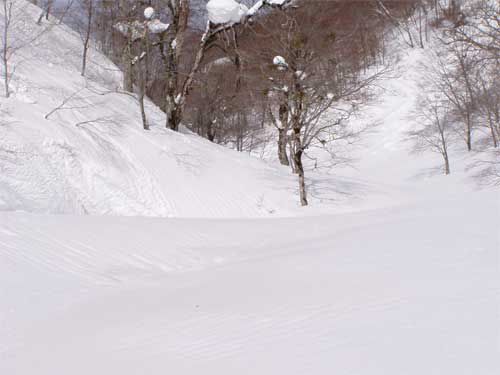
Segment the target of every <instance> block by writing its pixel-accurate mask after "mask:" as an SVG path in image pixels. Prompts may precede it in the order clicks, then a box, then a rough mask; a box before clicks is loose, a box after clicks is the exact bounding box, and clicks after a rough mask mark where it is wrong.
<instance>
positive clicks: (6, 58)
mask: <svg viewBox="0 0 500 375" xmlns="http://www.w3.org/2000/svg"><path fill="white" fill-rule="evenodd" d="M10 6H11V7H12V4H11V5H10ZM3 10H4V15H3V17H4V20H3V21H4V35H3V40H2V44H3V45H2V48H3V53H2V63H3V68H4V85H5V97H6V98H8V97H9V96H10V90H9V25H10V12H11V10H10V9H9V6H8V5H7V1H4V3H3Z"/></svg>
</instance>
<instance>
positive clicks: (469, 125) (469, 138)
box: [465, 109, 472, 151]
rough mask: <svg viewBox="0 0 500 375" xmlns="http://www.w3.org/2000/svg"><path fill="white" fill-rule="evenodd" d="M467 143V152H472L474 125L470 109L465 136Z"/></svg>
mask: <svg viewBox="0 0 500 375" xmlns="http://www.w3.org/2000/svg"><path fill="white" fill-rule="evenodd" d="M465 142H466V144H467V151H472V123H471V118H470V113H469V110H468V109H467V129H466V135H465Z"/></svg>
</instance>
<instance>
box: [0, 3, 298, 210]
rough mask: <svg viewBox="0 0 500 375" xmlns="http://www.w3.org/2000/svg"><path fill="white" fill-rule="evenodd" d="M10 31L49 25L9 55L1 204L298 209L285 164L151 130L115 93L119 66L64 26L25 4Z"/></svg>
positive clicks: (0, 134)
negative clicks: (85, 62) (85, 60)
mask: <svg viewBox="0 0 500 375" xmlns="http://www.w3.org/2000/svg"><path fill="white" fill-rule="evenodd" d="M16 4H17V5H16V7H19V9H22V10H23V11H24V13H23V14H20V15H18V16H17V17H18V18H19V19H21V20H24V21H25V22H16V29H15V30H13V31H12V33H26V34H29V35H36V33H39V32H40V31H41V30H43V28H48V31H46V32H45V33H43V35H42V36H41V37H40V38H38V39H36V41H35V42H34V43H33V44H32V45H29V46H26V47H25V48H22V49H20V50H19V51H18V52H17V53H16V54H15V55H14V56H13V58H12V61H11V65H12V68H14V67H15V69H16V71H15V74H14V75H13V78H12V83H11V86H12V87H11V90H12V95H11V98H9V99H5V98H1V99H0V109H1V110H2V118H1V120H0V171H1V173H0V210H23V211H29V212H40V213H65V214H94V215H102V214H108V215H109V214H110V215H141V216H142V215H146V216H195V217H228V216H243V217H244V216H265V215H269V214H272V213H281V214H283V213H286V212H288V210H289V209H293V208H295V207H296V206H297V198H296V196H295V190H296V189H295V181H294V178H293V176H291V175H290V173H289V171H288V170H287V169H286V168H280V167H274V166H270V165H268V164H266V163H264V162H262V161H259V160H256V159H254V158H251V157H249V156H248V155H245V154H241V153H237V152H234V151H232V150H228V149H225V148H223V147H221V146H217V145H214V144H212V143H210V142H208V141H206V140H204V139H202V138H200V137H198V136H196V135H193V134H188V133H187V132H186V133H185V134H182V133H176V132H172V131H170V130H166V129H164V121H165V120H164V118H165V116H164V114H163V113H162V112H161V111H160V110H159V109H158V108H157V107H155V106H154V105H153V104H151V103H148V106H147V113H148V116H149V120H150V123H151V127H152V130H151V131H149V132H146V131H143V130H142V124H141V119H140V114H139V107H138V103H137V102H136V100H135V99H134V98H133V97H131V96H130V95H127V94H124V93H117V92H116V91H119V86H120V82H121V81H120V79H121V73H120V72H119V71H118V69H117V67H116V66H115V65H113V64H112V63H111V62H110V61H109V60H108V59H106V58H105V57H104V56H102V55H101V54H100V53H98V52H97V51H95V50H91V51H90V57H89V59H90V61H89V66H88V69H87V72H88V78H87V79H84V78H83V77H81V76H80V73H79V72H80V66H81V54H82V41H81V39H80V38H79V37H78V36H77V35H76V34H75V33H73V32H72V31H71V30H69V29H68V28H67V27H65V26H64V25H58V24H57V22H56V21H55V20H54V21H51V23H47V22H45V21H44V24H43V25H42V26H37V25H36V22H35V21H36V19H37V18H38V15H39V11H40V10H39V9H38V8H36V7H34V6H31V5H27V6H26V7H21V6H20V5H19V4H22V2H20V1H18V2H16Z"/></svg>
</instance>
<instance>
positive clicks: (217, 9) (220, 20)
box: [207, 0, 248, 24]
mask: <svg viewBox="0 0 500 375" xmlns="http://www.w3.org/2000/svg"><path fill="white" fill-rule="evenodd" d="M207 12H208V19H209V20H210V22H212V23H214V24H231V23H238V22H240V21H241V18H242V17H243V16H245V15H246V14H247V12H248V8H247V7H246V6H245V5H244V4H240V3H238V2H236V1H234V0H210V1H209V2H208V3H207Z"/></svg>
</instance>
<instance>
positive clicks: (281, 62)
mask: <svg viewBox="0 0 500 375" xmlns="http://www.w3.org/2000/svg"><path fill="white" fill-rule="evenodd" d="M273 64H274V65H277V66H278V67H286V66H288V64H287V62H286V60H285V58H284V57H283V56H274V58H273Z"/></svg>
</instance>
